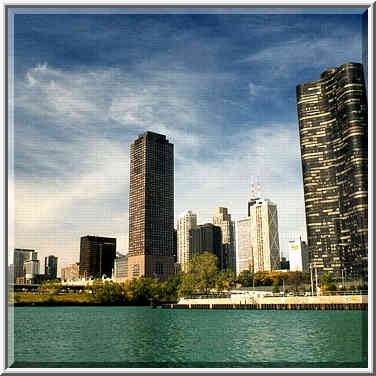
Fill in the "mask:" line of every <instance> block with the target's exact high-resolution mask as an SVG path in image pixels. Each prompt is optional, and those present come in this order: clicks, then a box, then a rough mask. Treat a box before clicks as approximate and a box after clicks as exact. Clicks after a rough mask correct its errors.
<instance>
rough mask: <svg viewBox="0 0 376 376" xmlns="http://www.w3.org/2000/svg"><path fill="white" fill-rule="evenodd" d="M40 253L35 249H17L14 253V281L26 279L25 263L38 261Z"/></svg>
mask: <svg viewBox="0 0 376 376" xmlns="http://www.w3.org/2000/svg"><path fill="white" fill-rule="evenodd" d="M37 258H38V253H37V252H36V251H35V250H34V249H21V248H15V249H14V253H13V265H14V279H15V280H16V279H17V278H21V277H25V270H24V263H25V261H29V260H37Z"/></svg>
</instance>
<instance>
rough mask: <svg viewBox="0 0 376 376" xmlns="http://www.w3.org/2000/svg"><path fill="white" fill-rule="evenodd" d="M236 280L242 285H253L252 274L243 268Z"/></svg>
mask: <svg viewBox="0 0 376 376" xmlns="http://www.w3.org/2000/svg"><path fill="white" fill-rule="evenodd" d="M238 281H239V283H240V284H241V285H242V287H251V286H253V274H252V273H251V272H250V271H249V270H247V269H246V270H243V271H242V272H240V274H239V276H238Z"/></svg>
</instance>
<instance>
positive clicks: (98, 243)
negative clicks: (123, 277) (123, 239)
mask: <svg viewBox="0 0 376 376" xmlns="http://www.w3.org/2000/svg"><path fill="white" fill-rule="evenodd" d="M115 257H116V239H115V238H104V237H99V236H90V235H87V236H83V237H81V246H80V266H79V270H80V277H85V278H89V277H93V278H101V277H102V276H103V275H106V276H107V277H108V278H110V277H111V275H112V269H113V267H114V260H115Z"/></svg>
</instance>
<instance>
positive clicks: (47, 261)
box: [44, 255, 57, 279]
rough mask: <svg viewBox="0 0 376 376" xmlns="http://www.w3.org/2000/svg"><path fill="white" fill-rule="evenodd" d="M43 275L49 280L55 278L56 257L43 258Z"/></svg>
mask: <svg viewBox="0 0 376 376" xmlns="http://www.w3.org/2000/svg"><path fill="white" fill-rule="evenodd" d="M44 274H45V275H46V276H48V277H49V278H50V279H56V277H57V257H56V256H53V255H50V256H47V257H45V258H44Z"/></svg>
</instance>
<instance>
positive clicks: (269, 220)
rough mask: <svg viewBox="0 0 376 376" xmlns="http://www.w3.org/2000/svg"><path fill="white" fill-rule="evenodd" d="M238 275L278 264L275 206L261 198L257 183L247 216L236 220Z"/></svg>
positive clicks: (273, 268)
mask: <svg viewBox="0 0 376 376" xmlns="http://www.w3.org/2000/svg"><path fill="white" fill-rule="evenodd" d="M236 256H237V268H236V271H237V274H239V273H240V272H241V271H242V270H244V269H245V265H246V261H247V258H248V269H249V270H250V271H251V272H254V273H256V272H258V271H263V270H265V271H271V270H277V269H279V267H280V249H279V234H278V211H277V205H276V204H274V203H273V202H272V201H270V200H269V199H266V198H263V197H262V195H261V193H260V186H259V185H257V189H256V190H255V189H254V185H253V182H252V184H251V194H250V198H249V200H248V217H247V218H245V219H241V220H239V221H237V222H236Z"/></svg>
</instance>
